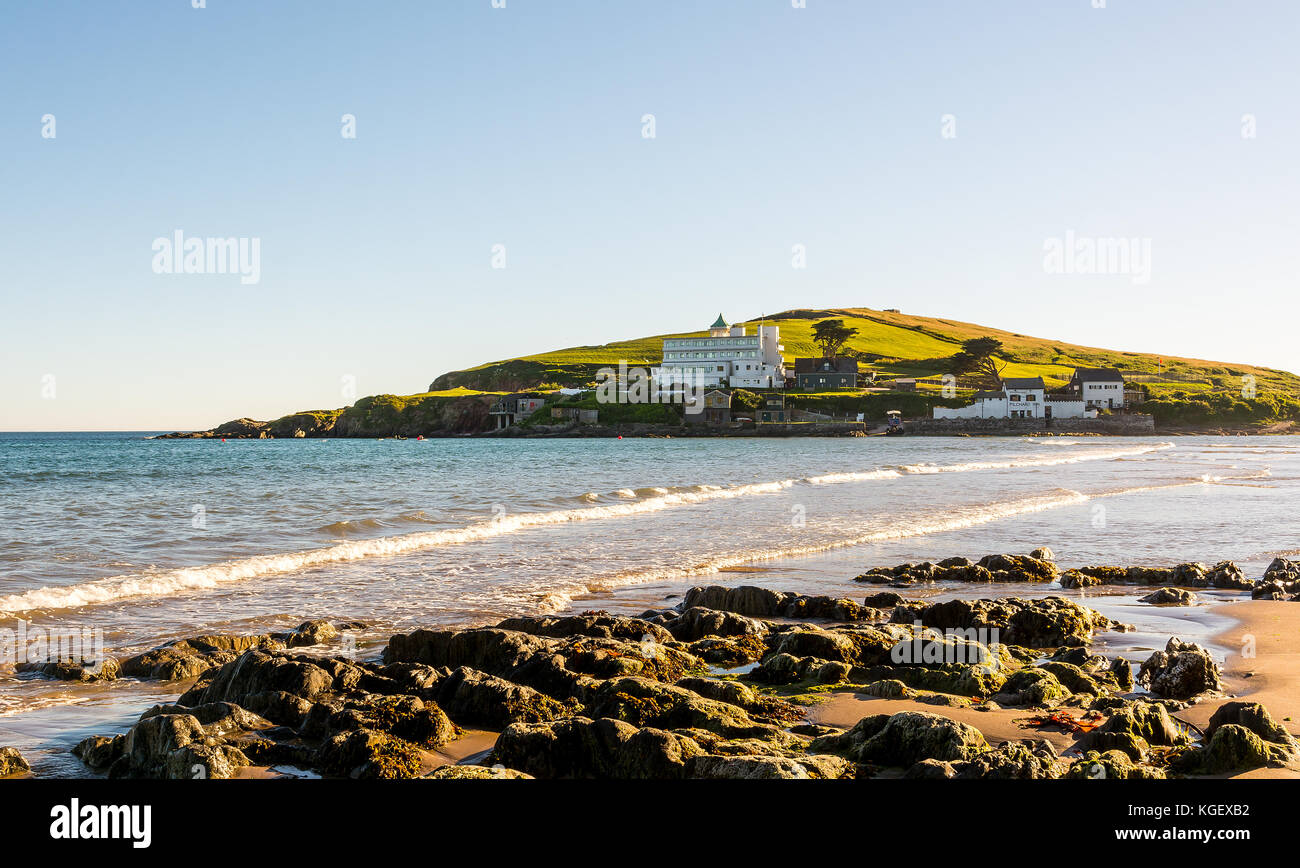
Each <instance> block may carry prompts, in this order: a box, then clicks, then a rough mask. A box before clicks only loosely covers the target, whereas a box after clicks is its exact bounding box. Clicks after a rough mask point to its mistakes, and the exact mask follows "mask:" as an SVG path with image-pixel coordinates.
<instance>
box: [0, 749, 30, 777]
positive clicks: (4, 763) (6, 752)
mask: <svg viewBox="0 0 1300 868" xmlns="http://www.w3.org/2000/svg"><path fill="white" fill-rule="evenodd" d="M31 770H32V767H31V766H30V765H28V764H27V760H25V759H23V755H22V754H21V753H19V752H18V749H17V748H13V747H0V778H7V777H9V776H10V775H23V774H27V773H28V772H30V771H31Z"/></svg>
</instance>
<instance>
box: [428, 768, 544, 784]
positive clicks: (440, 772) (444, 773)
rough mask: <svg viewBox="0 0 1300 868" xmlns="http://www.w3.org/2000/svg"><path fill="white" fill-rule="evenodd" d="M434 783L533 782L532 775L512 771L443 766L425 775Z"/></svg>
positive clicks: (506, 769)
mask: <svg viewBox="0 0 1300 868" xmlns="http://www.w3.org/2000/svg"><path fill="white" fill-rule="evenodd" d="M425 778H426V779H428V780H434V781H520V780H528V781H531V780H533V776H532V775H526V774H524V773H523V772H517V771H515V770H514V769H508V768H504V767H502V768H497V767H496V766H493V767H491V768H489V767H487V766H443V767H442V768H440V769H436V770H434V771H432V772H430V773H429V774H427V775H425Z"/></svg>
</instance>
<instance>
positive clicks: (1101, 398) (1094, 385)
mask: <svg viewBox="0 0 1300 868" xmlns="http://www.w3.org/2000/svg"><path fill="white" fill-rule="evenodd" d="M1070 389H1071V390H1072V391H1074V392H1075V394H1077V395H1078V396H1079V400H1081V401H1083V404H1084V406H1085V407H1087V408H1088V409H1089V410H1118V409H1120V408H1122V407H1123V406H1124V375H1123V374H1121V373H1120V372H1119V371H1117V370H1115V369H1114V368H1075V369H1074V375H1073V376H1072V377H1070Z"/></svg>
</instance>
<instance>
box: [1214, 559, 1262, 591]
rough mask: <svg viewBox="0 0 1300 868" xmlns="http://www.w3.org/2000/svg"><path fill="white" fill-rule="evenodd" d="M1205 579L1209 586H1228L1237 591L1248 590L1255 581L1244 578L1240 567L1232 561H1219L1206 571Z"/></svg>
mask: <svg viewBox="0 0 1300 868" xmlns="http://www.w3.org/2000/svg"><path fill="white" fill-rule="evenodd" d="M1206 581H1207V583H1208V584H1209V586H1210V587H1211V588H1228V589H1231V590H1237V591H1248V590H1250V589H1251V588H1253V587H1254V586H1255V581H1254V580H1253V579H1248V578H1246V576H1245V574H1243V573H1242V571H1241V567H1239V566H1237V565H1236V564H1234V563H1233V562H1232V561H1221V562H1220V563H1217V564H1215V565H1214V566H1213V567H1211V568H1210V569H1209V571H1208V572H1207V573H1206Z"/></svg>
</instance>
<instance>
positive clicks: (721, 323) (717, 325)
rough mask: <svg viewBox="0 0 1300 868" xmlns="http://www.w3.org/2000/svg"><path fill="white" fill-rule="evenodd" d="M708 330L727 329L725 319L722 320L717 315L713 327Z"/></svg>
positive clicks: (719, 315)
mask: <svg viewBox="0 0 1300 868" xmlns="http://www.w3.org/2000/svg"><path fill="white" fill-rule="evenodd" d="M709 328H711V329H725V328H728V326H727V321H726V320H725V319H723V318H722V314H718V318H717V320H715V321H714V323H713V325H711V326H709Z"/></svg>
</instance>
